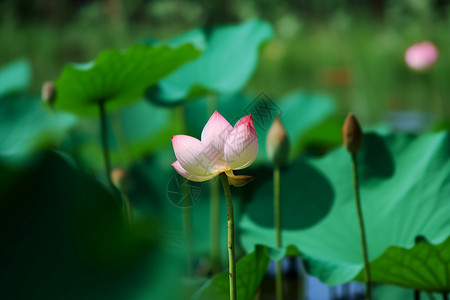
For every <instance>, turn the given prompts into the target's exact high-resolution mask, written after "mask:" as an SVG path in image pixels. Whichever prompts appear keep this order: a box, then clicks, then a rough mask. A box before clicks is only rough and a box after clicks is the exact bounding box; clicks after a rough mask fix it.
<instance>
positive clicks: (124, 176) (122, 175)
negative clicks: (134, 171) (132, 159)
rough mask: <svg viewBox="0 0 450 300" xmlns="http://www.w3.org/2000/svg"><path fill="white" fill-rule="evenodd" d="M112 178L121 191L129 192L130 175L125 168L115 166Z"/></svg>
mask: <svg viewBox="0 0 450 300" xmlns="http://www.w3.org/2000/svg"><path fill="white" fill-rule="evenodd" d="M111 180H112V182H113V183H114V185H115V186H116V187H117V188H118V189H119V190H120V191H121V192H123V193H125V194H127V193H128V192H129V191H130V177H129V175H128V173H127V171H125V170H124V169H122V168H115V169H114V170H112V171H111Z"/></svg>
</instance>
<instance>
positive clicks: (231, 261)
mask: <svg viewBox="0 0 450 300" xmlns="http://www.w3.org/2000/svg"><path fill="white" fill-rule="evenodd" d="M220 179H221V180H222V187H223V192H224V194H225V200H226V201H227V209H228V274H229V277H230V300H236V299H237V290H236V261H235V253H234V247H235V244H234V211H233V201H232V200H231V191H230V185H229V184H228V177H227V175H226V174H225V173H221V174H220Z"/></svg>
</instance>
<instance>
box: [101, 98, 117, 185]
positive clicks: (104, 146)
mask: <svg viewBox="0 0 450 300" xmlns="http://www.w3.org/2000/svg"><path fill="white" fill-rule="evenodd" d="M99 109H100V133H101V140H102V150H103V159H104V161H105V170H106V180H107V181H108V184H109V186H110V188H111V190H114V185H113V183H112V181H111V160H110V157H109V147H108V130H107V129H108V128H107V119H106V118H107V117H106V111H105V101H100V103H99Z"/></svg>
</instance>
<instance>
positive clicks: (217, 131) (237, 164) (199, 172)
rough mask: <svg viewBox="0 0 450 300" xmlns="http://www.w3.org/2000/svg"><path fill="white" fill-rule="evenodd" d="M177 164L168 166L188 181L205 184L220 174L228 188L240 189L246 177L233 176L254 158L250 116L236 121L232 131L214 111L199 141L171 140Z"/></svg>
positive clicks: (255, 148)
mask: <svg viewBox="0 0 450 300" xmlns="http://www.w3.org/2000/svg"><path fill="white" fill-rule="evenodd" d="M172 145H173V151H174V152H175V156H176V157H177V161H175V162H174V163H173V164H172V166H173V167H174V168H175V170H176V171H177V172H178V173H179V174H180V175H181V176H183V177H185V178H187V179H189V180H192V181H197V182H200V181H206V180H209V179H211V178H213V177H215V176H217V175H219V174H220V173H222V172H225V174H226V175H227V176H228V181H229V183H230V184H232V185H235V186H242V185H244V184H246V183H247V182H249V181H251V179H252V178H251V177H250V176H244V175H240V176H235V175H234V174H233V170H240V169H244V168H246V167H248V166H249V165H251V164H252V163H253V161H254V160H255V158H256V155H257V154H258V139H257V137H256V130H255V126H254V125H253V119H252V115H247V116H245V117H243V118H241V119H240V120H239V121H237V123H236V125H234V127H232V126H231V125H230V123H228V121H227V120H225V118H224V117H222V115H221V114H219V113H218V112H217V111H216V112H214V114H213V115H212V116H211V118H210V119H209V121H208V123H207V124H206V125H205V127H204V128H203V131H202V137H201V141H199V140H198V139H196V138H193V137H191V136H187V135H181V134H180V135H175V136H172Z"/></svg>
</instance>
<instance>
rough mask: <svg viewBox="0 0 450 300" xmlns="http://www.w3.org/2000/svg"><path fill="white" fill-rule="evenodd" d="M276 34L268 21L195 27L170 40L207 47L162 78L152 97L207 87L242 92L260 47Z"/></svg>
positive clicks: (178, 96) (176, 96)
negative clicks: (203, 27)
mask: <svg viewBox="0 0 450 300" xmlns="http://www.w3.org/2000/svg"><path fill="white" fill-rule="evenodd" d="M272 37H273V30H272V28H271V26H270V25H269V24H268V23H266V22H263V21H260V20H250V21H247V22H245V23H242V24H238V25H227V26H222V27H215V28H212V29H205V30H201V29H195V30H193V31H191V32H188V33H187V34H185V35H184V36H181V37H177V38H176V39H174V40H172V41H168V43H169V44H179V43H180V42H185V41H192V42H194V43H196V44H197V45H199V46H202V45H203V46H204V48H205V50H204V52H203V54H202V55H201V57H200V58H199V59H197V60H194V61H192V62H190V63H188V64H186V65H185V66H183V67H181V68H180V69H178V70H177V71H175V72H173V73H172V74H170V75H169V76H168V77H166V78H165V79H163V80H162V81H160V82H159V83H158V85H157V87H156V88H155V89H154V90H153V91H151V93H150V94H151V98H155V99H156V100H157V101H162V102H167V103H171V102H178V101H182V100H184V99H186V98H193V97H198V96H199V95H201V94H205V93H206V92H207V91H212V92H215V93H235V92H238V91H239V90H241V89H242V88H243V87H244V85H245V84H246V83H247V81H248V80H249V79H250V77H251V75H252V74H253V72H254V70H255V69H256V65H257V63H258V56H259V49H260V48H261V46H262V45H263V44H264V43H265V42H267V41H268V40H269V39H271V38H272ZM205 41H206V43H205ZM151 43H152V42H151Z"/></svg>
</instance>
